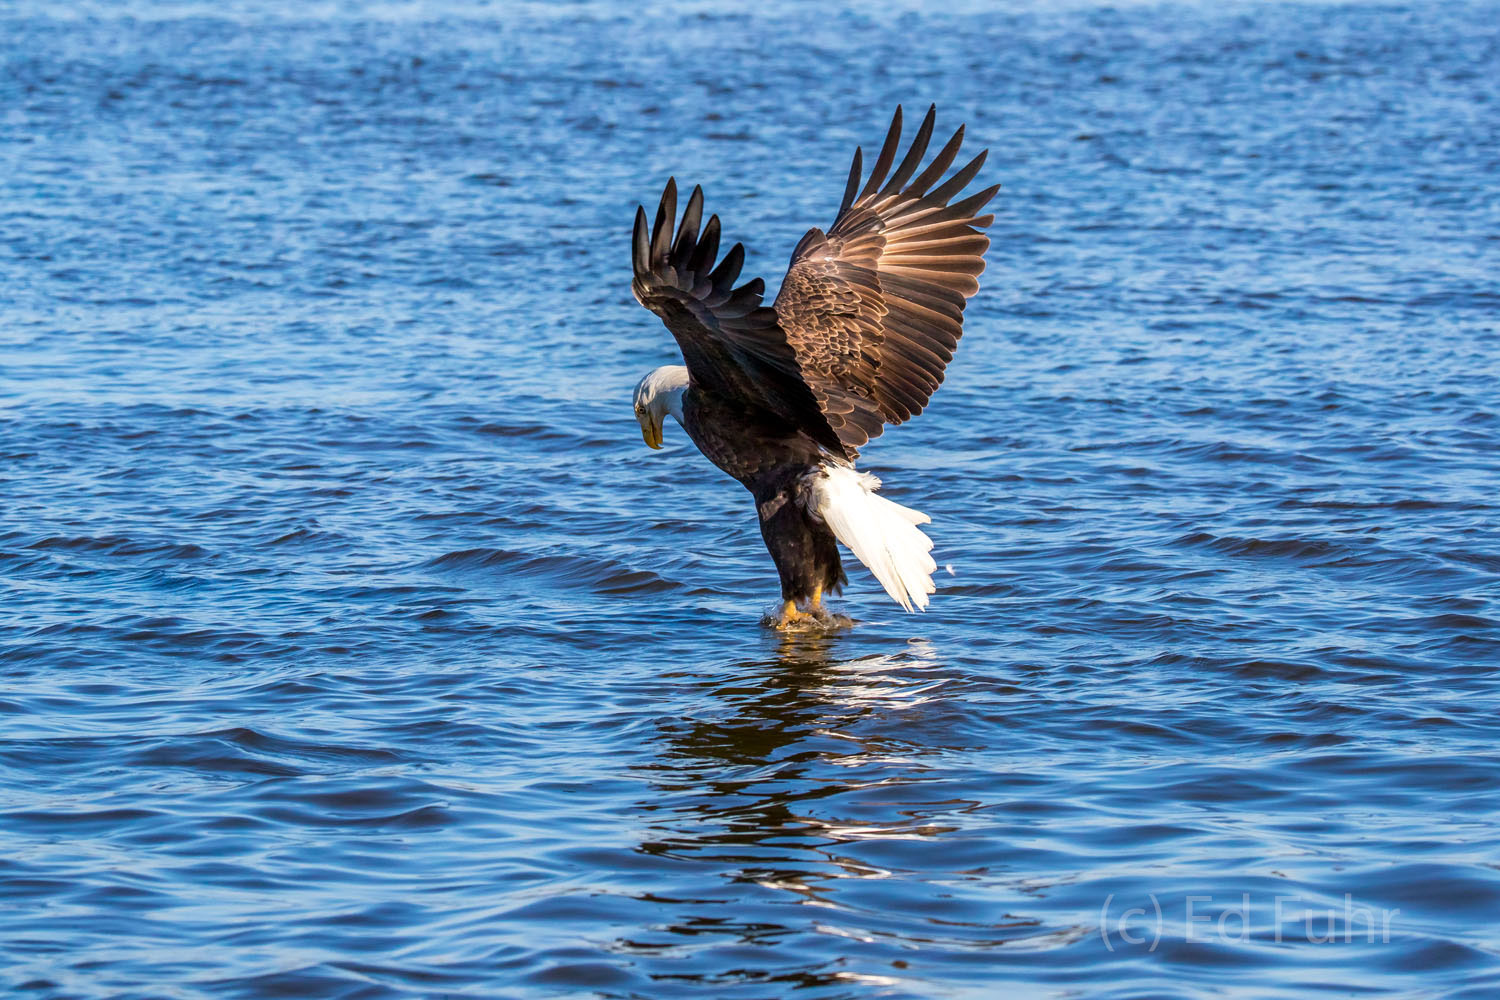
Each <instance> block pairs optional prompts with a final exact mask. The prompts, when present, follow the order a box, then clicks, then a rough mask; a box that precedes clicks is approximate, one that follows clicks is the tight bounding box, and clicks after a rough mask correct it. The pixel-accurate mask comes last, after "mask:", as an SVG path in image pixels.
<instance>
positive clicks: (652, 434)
mask: <svg viewBox="0 0 1500 1000" xmlns="http://www.w3.org/2000/svg"><path fill="white" fill-rule="evenodd" d="M641 437H642V438H644V439H645V441H646V446H647V447H648V448H657V449H659V448H661V424H659V423H657V422H656V420H654V419H653V418H652V417H651V415H650V414H647V415H645V416H643V417H641Z"/></svg>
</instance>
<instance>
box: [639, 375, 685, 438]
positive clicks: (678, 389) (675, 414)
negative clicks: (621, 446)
mask: <svg viewBox="0 0 1500 1000" xmlns="http://www.w3.org/2000/svg"><path fill="white" fill-rule="evenodd" d="M687 387H688V370H687V369H686V368H684V367H683V366H682V365H663V366H662V367H660V368H655V369H652V370H651V371H649V372H647V373H646V377H645V378H643V379H641V381H640V384H639V385H637V386H636V387H635V419H637V420H639V421H640V423H641V437H643V438H645V439H646V444H648V445H650V446H651V447H652V448H660V447H661V425H662V424H663V423H665V422H666V419H667V414H669V413H670V414H671V415H672V419H673V420H676V421H677V422H678V423H679V424H680V423H682V394H683V393H684V392H686V391H687Z"/></svg>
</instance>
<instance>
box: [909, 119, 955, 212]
mask: <svg viewBox="0 0 1500 1000" xmlns="http://www.w3.org/2000/svg"><path fill="white" fill-rule="evenodd" d="M963 144H964V127H963V126H962V125H960V126H959V127H958V128H957V130H955V131H954V133H953V137H952V138H951V139H949V140H948V141H947V142H946V143H945V144H944V145H943V148H942V149H941V150H939V151H938V155H936V156H934V157H933V158H932V162H931V163H929V164H927V169H926V170H924V171H922V176H920V177H918V178H917V179H916V180H914V181H912V182H911V183H910V184H909V185H907V188H906V192H907V194H911V195H915V196H916V197H918V198H920V197H922V196H923V195H925V194H926V193H927V189H928V188H930V187H932V185H933V184H934V183H935V182H936V181H937V179H938V178H939V177H942V176H943V171H945V170H947V169H948V167H949V166H950V165H951V164H952V163H953V159H954V157H956V156H958V150H959V147H960V146H962V145H963Z"/></svg>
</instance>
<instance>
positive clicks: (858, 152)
mask: <svg viewBox="0 0 1500 1000" xmlns="http://www.w3.org/2000/svg"><path fill="white" fill-rule="evenodd" d="M863 159H864V150H862V149H860V148H859V147H858V146H855V147H854V162H853V163H851V164H849V183H848V184H845V185H844V200H843V201H841V202H840V203H839V214H838V215H837V216H836V217H835V221H837V220H838V219H841V218H843V216H844V213H845V212H847V211H849V206H850V205H852V204H854V196H855V194H856V193H858V191H859V175H860V171H861V170H863V169H864V162H863Z"/></svg>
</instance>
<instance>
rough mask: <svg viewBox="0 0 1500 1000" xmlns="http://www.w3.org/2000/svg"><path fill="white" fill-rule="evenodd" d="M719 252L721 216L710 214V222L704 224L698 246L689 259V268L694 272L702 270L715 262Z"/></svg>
mask: <svg viewBox="0 0 1500 1000" xmlns="http://www.w3.org/2000/svg"><path fill="white" fill-rule="evenodd" d="M718 253H719V217H718V216H717V215H710V216H709V217H708V222H707V223H705V224H704V226H703V232H702V233H700V234H699V235H698V246H697V247H696V248H695V249H694V250H693V256H692V257H691V258H690V259H689V260H688V264H687V268H688V270H689V271H692V272H693V273H694V274H697V273H699V272H701V271H702V270H703V269H704V268H706V267H708V266H709V265H710V264H712V263H713V262H714V258H715V257H716V256H718Z"/></svg>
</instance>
